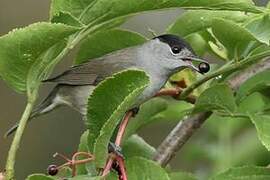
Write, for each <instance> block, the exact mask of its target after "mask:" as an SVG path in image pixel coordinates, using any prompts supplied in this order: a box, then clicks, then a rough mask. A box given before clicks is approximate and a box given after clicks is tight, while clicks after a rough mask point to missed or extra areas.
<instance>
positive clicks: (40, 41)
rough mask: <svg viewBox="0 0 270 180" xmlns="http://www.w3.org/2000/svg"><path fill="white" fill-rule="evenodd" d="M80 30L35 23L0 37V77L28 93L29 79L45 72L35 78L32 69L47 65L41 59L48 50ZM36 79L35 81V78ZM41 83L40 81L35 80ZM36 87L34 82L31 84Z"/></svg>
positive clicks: (20, 90) (60, 25) (18, 89)
mask: <svg viewBox="0 0 270 180" xmlns="http://www.w3.org/2000/svg"><path fill="white" fill-rule="evenodd" d="M77 30H78V29H77V28H74V27H71V26H66V25H63V24H51V23H45V22H44V23H35V24H32V25H30V26H28V27H25V28H22V29H16V30H13V31H12V32H10V33H8V34H7V35H4V36H2V37H0V48H1V51H0V76H1V78H2V79H3V80H5V81H6V82H7V83H8V85H10V86H11V87H12V88H14V89H15V90H17V91H19V92H24V91H26V88H27V87H26V84H27V79H28V76H35V77H37V76H41V74H42V73H44V72H43V71H41V72H37V74H32V73H30V72H31V69H33V68H36V67H37V66H38V65H40V64H43V65H44V66H46V65H49V63H52V62H46V64H44V62H43V59H42V58H40V57H41V56H43V55H44V53H46V51H47V50H48V49H50V48H51V47H52V46H54V45H56V44H57V43H59V42H60V43H61V41H62V40H63V39H65V38H66V37H68V36H69V35H71V34H73V33H74V32H76V31H77ZM35 77H33V78H35ZM35 79H38V78H35ZM31 83H35V82H31Z"/></svg>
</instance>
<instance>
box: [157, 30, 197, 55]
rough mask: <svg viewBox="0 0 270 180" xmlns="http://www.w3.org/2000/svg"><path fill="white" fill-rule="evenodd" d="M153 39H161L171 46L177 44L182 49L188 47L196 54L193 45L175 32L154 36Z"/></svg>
mask: <svg viewBox="0 0 270 180" xmlns="http://www.w3.org/2000/svg"><path fill="white" fill-rule="evenodd" d="M153 39H159V40H160V41H162V42H164V43H166V44H168V45H169V46H170V47H171V48H172V47H175V46H177V47H180V48H181V49H182V48H187V49H188V50H190V51H191V52H192V53H193V54H194V55H195V53H194V51H193V49H192V48H191V46H190V45H189V44H188V43H187V42H186V41H185V40H184V39H182V38H180V37H179V36H176V35H173V34H163V35H160V36H157V37H154V38H153Z"/></svg>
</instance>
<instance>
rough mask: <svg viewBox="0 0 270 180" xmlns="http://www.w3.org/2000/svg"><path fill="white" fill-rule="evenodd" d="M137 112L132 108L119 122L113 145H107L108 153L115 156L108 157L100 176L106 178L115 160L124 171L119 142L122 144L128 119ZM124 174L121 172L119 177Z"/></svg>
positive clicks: (136, 109) (123, 176) (137, 109)
mask: <svg viewBox="0 0 270 180" xmlns="http://www.w3.org/2000/svg"><path fill="white" fill-rule="evenodd" d="M138 111H139V108H134V109H132V110H129V111H127V112H126V114H125V116H124V118H123V120H122V121H121V124H120V126H119V129H118V133H117V136H116V139H115V142H114V144H113V143H110V144H109V152H111V153H113V154H114V155H115V158H112V157H110V158H109V159H108V161H107V163H106V165H105V167H104V170H103V172H102V176H106V175H107V174H108V173H109V172H110V170H111V168H112V165H113V163H114V161H115V160H116V161H117V162H118V163H119V166H121V167H120V169H121V170H122V171H124V169H125V168H124V158H123V155H122V153H121V147H120V145H121V142H122V139H123V135H124V133H125V129H126V127H127V125H128V122H129V119H130V118H131V117H134V116H135V115H136V114H137V113H138ZM120 159H121V160H120ZM120 164H121V165H120ZM122 171H121V172H122ZM123 173H124V174H123ZM125 173H126V172H125V171H124V172H122V175H121V177H122V178H125V177H126V174H125ZM119 177H120V175H119Z"/></svg>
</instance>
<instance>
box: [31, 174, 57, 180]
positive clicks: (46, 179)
mask: <svg viewBox="0 0 270 180" xmlns="http://www.w3.org/2000/svg"><path fill="white" fill-rule="evenodd" d="M26 180H56V178H54V177H52V176H46V175H45V174H32V175H30V176H28V177H27V178H26Z"/></svg>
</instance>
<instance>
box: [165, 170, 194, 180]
mask: <svg viewBox="0 0 270 180" xmlns="http://www.w3.org/2000/svg"><path fill="white" fill-rule="evenodd" d="M169 176H170V180H196V179H197V178H196V177H195V176H194V175H193V174H191V173H186V172H173V173H170V174H169Z"/></svg>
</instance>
